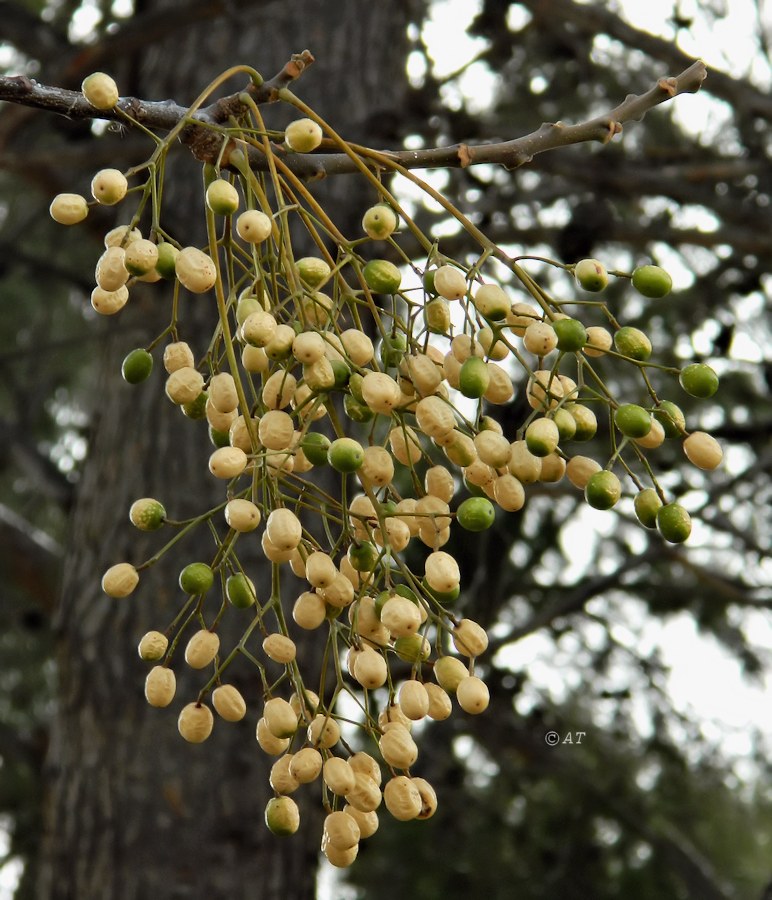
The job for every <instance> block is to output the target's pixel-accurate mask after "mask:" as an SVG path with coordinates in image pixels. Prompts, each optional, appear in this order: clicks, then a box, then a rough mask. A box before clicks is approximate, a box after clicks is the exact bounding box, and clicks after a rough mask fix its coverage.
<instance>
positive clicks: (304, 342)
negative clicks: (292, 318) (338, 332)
mask: <svg viewBox="0 0 772 900" xmlns="http://www.w3.org/2000/svg"><path fill="white" fill-rule="evenodd" d="M324 350H325V342H324V338H323V337H322V336H321V335H320V334H319V333H318V332H316V331H302V332H301V333H300V334H298V335H297V336H296V337H295V339H294V341H293V342H292V355H293V356H294V357H295V359H296V360H297V361H298V362H299V363H302V364H303V365H307V366H310V365H311V364H312V363H315V362H316V361H317V360H318V359H321V358H322V357H323V356H324Z"/></svg>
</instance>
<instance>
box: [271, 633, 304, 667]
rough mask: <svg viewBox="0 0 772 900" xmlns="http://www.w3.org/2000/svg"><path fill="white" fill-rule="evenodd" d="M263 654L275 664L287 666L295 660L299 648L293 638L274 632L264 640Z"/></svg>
mask: <svg viewBox="0 0 772 900" xmlns="http://www.w3.org/2000/svg"><path fill="white" fill-rule="evenodd" d="M263 652H264V653H265V655H266V656H267V657H268V658H269V659H272V660H273V661H274V662H277V663H282V664H283V665H286V664H287V663H291V662H292V660H293V659H295V656H296V654H297V648H296V647H295V642H294V641H293V640H292V638H289V637H287V636H286V635H285V634H279V633H278V632H274V633H273V634H269V635H268V636H267V637H266V638H265V639H264V640H263Z"/></svg>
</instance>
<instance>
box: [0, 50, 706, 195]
mask: <svg viewBox="0 0 772 900" xmlns="http://www.w3.org/2000/svg"><path fill="white" fill-rule="evenodd" d="M312 62H313V56H312V55H311V54H310V53H309V52H308V51H307V50H306V51H303V53H300V54H296V55H294V56H293V57H292V59H291V60H290V61H289V62H288V63H287V64H286V65H285V66H284V68H283V69H282V70H281V71H280V72H279V73H278V74H277V75H275V76H274V77H273V78H272V79H270V80H269V81H267V82H264V83H263V84H261V85H256V84H250V85H249V86H248V87H247V88H245V91H246V92H247V93H248V94H249V95H250V96H251V97H252V99H253V100H254V101H255V102H256V103H259V104H264V103H272V102H275V101H276V100H278V99H279V93H280V91H281V89H282V88H285V87H287V86H288V85H289V84H290V83H291V82H292V81H294V80H295V79H296V78H297V77H299V75H300V74H302V72H303V71H304V69H305V68H307V66H308V65H310V64H311V63H312ZM706 76H707V69H706V67H705V64H704V63H703V62H702V61H701V60H697V61H695V62H694V63H692V64H691V65H690V66H689V67H688V68H687V69H685V70H684V71H683V72H681V73H680V74H679V75H676V76H673V77H668V78H660V79H659V80H658V81H657V83H656V84H655V85H653V86H652V87H651V88H650V89H649V90H648V91H646V92H645V93H643V94H637V95H636V94H630V95H629V96H627V97H626V98H625V99H624V100H623V101H622V102H621V103H620V104H619V105H617V106H616V107H614V108H613V109H611V110H609V111H608V112H607V113H604V114H603V115H600V116H596V117H595V118H593V119H590V120H588V121H586V122H582V123H579V124H575V125H566V124H564V123H563V122H545V123H544V124H542V125H541V126H540V127H539V128H538V129H537V130H536V131H534V132H532V133H531V134H527V135H524V136H523V137H519V138H515V139H514V140H509V141H498V142H493V143H484V144H475V145H471V144H464V143H462V144H454V145H452V146H449V147H435V148H426V149H423V150H398V151H389V150H386V151H379V152H375V151H367V150H364V154H365V156H366V157H369V162H370V164H371V165H372V166H373V167H374V168H381V167H384V166H386V167H388V166H389V165H390V164H397V165H399V166H402V167H404V168H407V169H427V168H459V167H461V168H465V167H467V166H472V165H480V164H482V163H492V164H495V165H502V166H504V167H505V168H507V169H516V168H518V167H519V166H522V165H524V164H525V163H528V162H530V161H531V160H532V159H533V158H534V156H536V155H537V154H538V153H543V152H545V151H547V150H553V149H555V148H557V147H566V146H569V145H570V144H578V143H585V142H588V141H599V142H600V143H603V144H605V143H608V141H610V140H611V139H612V138H613V137H614V136H615V135H617V134H619V133H620V132H621V131H622V128H623V126H624V124H625V123H626V122H635V121H640V120H641V119H642V118H643V117H644V116H645V115H646V113H647V112H648V111H649V110H651V109H653V108H654V107H655V106H657V105H659V104H660V103H664V102H666V101H668V100H672V99H673V98H674V97H676V96H678V95H679V94H684V93H696V92H697V91H698V90H699V89H700V87H701V86H702V83H703V81H704V80H705V77H706ZM241 96H242V92H238V93H235V94H231V95H230V96H228V97H224V98H222V99H221V100H218V101H216V102H215V103H213V104H211V105H210V106H207V107H202V108H200V109H198V110H196V111H195V112H194V113H192V114H191V112H190V110H189V109H185V108H183V107H181V106H179V104H177V103H175V102H174V101H173V100H166V101H160V102H159V101H149V100H140V99H138V98H136V97H124V98H122V99H121V100H120V101H119V103H118V106H117V107H116V108H115V109H113V110H107V111H103V110H96V109H94V107H92V106H91V105H90V104H89V103H88V102H87V101H86V99H85V98H84V97H83V96H82V94H80V93H78V92H76V91H68V90H64V89H62V88H57V87H51V86H48V85H42V84H38V83H37V82H35V81H33V80H32V79H30V78H28V77H26V76H11V77H0V100H4V101H7V102H10V103H17V104H21V105H24V106H31V107H36V108H38V109H45V110H49V111H51V112H56V113H59V114H61V115H65V116H68V117H69V118H72V119H85V118H101V119H108V120H113V121H119V122H122V123H123V124H131V121H132V120H133V121H134V122H137V123H138V124H140V125H142V126H144V127H146V128H149V129H157V130H161V131H169V130H171V129H172V128H174V127H176V126H177V125H179V124H180V123H181V122H183V121H185V120H186V119H188V120H189V121H190V124H191V126H192V127H191V128H190V129H186V135H185V143H189V144H192V145H193V146H192V147H191V149H192V150H193V152H194V153H195V154H196V155H197V156H199V158H201V156H202V155H203V156H204V159H205V161H211V160H207V159H206V157H207V154H210V153H214V155H215V156H216V152H215V151H213V150H212V149H211V147H212V141H211V130H209V129H205V128H201V129H196V128H195V126H196V124H197V123H201V124H202V125H219V124H221V123H223V122H225V121H227V120H228V119H229V118H230V117H232V116H233V115H237V114H238V113H239V112H241V111H243V104H242V101H241V100H240V97H241ZM199 130H200V131H206V132H207V134H208V138H209V139H208V140H207V139H205V140H202V141H201V142H200V145H199V143H198V141H196V139H195V133H196V132H197V131H199ZM334 146H335V145H334V143H333V142H332V141H331V140H325V141H324V142H323V143H322V147H321V148H320V152H318V153H311V154H297V153H290V152H285V151H284V150H283V149H282V150H281V151H280V152H285V162H286V163H287V165H288V166H289V168H290V169H291V170H292V171H293V172H294V173H295V174H296V175H298V176H300V177H302V178H306V179H312V178H323V177H325V176H328V175H342V174H350V173H353V172H356V171H358V169H357V166H356V165H355V163H354V161H353V160H352V159H351V158H350V156H348V155H347V154H346V153H342V152H335V151H334V150H332V148H333V147H334ZM277 149H279V148H277ZM331 150H332V152H331ZM249 155H250V164H251V165H252V166H253V168H255V169H256V170H261V169H266V168H267V160H266V158H265V156H264V155H263V154H262V153H261V152H260V151H258V150H256V149H254V148H250V154H249ZM213 158H214V157H213Z"/></svg>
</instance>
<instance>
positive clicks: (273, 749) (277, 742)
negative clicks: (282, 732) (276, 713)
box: [255, 718, 290, 756]
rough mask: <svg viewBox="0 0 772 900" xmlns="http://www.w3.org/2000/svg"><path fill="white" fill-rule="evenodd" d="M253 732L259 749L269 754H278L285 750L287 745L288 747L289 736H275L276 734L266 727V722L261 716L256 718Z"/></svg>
mask: <svg viewBox="0 0 772 900" xmlns="http://www.w3.org/2000/svg"><path fill="white" fill-rule="evenodd" d="M255 734H256V737H257V743H258V744H259V745H260V749H261V750H262V751H263V752H264V753H267V754H268V755H269V756H279V755H280V754H281V753H284V752H285V751H286V749H287V747H289V743H290V742H289V738H278V737H276V735H275V734H273V733H272V732H271V730H270V729H269V728H268V723H267V722H266V720H265V719H263V718H261V719H258V721H257V728H256V729H255Z"/></svg>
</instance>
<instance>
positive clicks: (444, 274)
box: [434, 265, 467, 300]
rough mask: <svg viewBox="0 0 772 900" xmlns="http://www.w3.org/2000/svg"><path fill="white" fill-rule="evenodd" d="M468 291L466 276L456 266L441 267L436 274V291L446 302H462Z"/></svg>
mask: <svg viewBox="0 0 772 900" xmlns="http://www.w3.org/2000/svg"><path fill="white" fill-rule="evenodd" d="M466 289H467V282H466V276H465V275H464V273H463V272H462V271H461V270H460V269H457V268H456V267H455V266H449V265H445V266H440V267H439V269H437V270H436V272H435V273H434V290H435V291H436V292H437V293H438V294H440V295H441V296H442V297H444V298H445V299H446V300H460V299H461V298H462V297H464V296H466Z"/></svg>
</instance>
